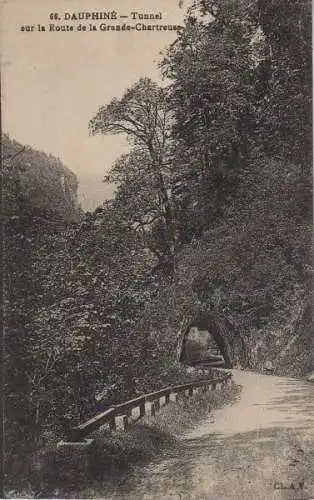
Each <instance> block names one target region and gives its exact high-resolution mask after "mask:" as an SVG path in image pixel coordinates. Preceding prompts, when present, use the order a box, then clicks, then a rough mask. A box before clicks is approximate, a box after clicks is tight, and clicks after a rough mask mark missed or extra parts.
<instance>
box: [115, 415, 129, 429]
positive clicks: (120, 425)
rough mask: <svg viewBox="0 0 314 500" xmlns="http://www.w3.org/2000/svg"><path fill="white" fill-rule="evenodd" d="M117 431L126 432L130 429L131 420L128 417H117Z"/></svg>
mask: <svg viewBox="0 0 314 500" xmlns="http://www.w3.org/2000/svg"><path fill="white" fill-rule="evenodd" d="M115 423H116V429H117V430H121V431H126V430H128V428H129V419H128V417H127V415H118V416H117V417H115Z"/></svg>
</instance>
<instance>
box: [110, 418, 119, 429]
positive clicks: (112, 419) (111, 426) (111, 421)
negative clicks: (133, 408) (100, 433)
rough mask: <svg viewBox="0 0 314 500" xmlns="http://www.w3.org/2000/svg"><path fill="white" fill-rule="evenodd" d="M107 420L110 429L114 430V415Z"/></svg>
mask: <svg viewBox="0 0 314 500" xmlns="http://www.w3.org/2000/svg"><path fill="white" fill-rule="evenodd" d="M108 422H109V429H110V430H111V431H115V430H116V428H117V426H116V419H115V417H111V418H110V419H109V421H108Z"/></svg>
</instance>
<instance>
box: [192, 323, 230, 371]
mask: <svg viewBox="0 0 314 500" xmlns="http://www.w3.org/2000/svg"><path fill="white" fill-rule="evenodd" d="M183 357H184V361H185V363H187V364H188V365H192V366H193V365H195V364H201V363H206V362H213V363H219V362H220V364H221V365H223V364H224V358H223V356H222V354H221V352H220V349H219V346H218V344H217V343H216V341H215V339H214V337H213V336H212V335H211V334H210V332H208V331H207V330H199V328H198V327H196V326H192V327H191V328H190V330H189V331H188V332H187V334H186V338H185V343H184V353H183Z"/></svg>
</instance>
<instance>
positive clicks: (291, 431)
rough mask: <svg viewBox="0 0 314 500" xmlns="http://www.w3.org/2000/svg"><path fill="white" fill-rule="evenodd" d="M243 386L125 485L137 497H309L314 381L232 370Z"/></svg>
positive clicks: (313, 494) (313, 471) (313, 489)
mask: <svg viewBox="0 0 314 500" xmlns="http://www.w3.org/2000/svg"><path fill="white" fill-rule="evenodd" d="M234 380H235V381H236V382H237V383H239V384H241V385H242V387H243V389H242V393H241V395H240V397H239V399H238V400H237V402H236V403H234V404H233V405H229V406H226V407H224V408H222V409H219V410H217V411H216V412H215V413H214V415H209V416H208V417H207V418H206V419H204V421H202V422H201V423H200V424H198V425H197V426H196V427H195V429H193V430H192V431H190V432H188V433H186V434H185V435H184V436H183V438H182V441H181V443H180V446H179V447H178V449H176V450H173V451H171V452H169V453H168V454H167V456H166V457H163V458H162V459H160V460H159V461H156V462H155V463H152V464H150V465H149V466H147V467H146V468H144V470H143V471H142V474H141V477H140V478H139V477H137V478H136V479H133V482H131V483H130V482H129V481H128V484H125V485H124V487H123V491H121V490H120V491H119V493H118V492H117V493H118V495H117V496H116V497H114V498H119V499H124V498H132V499H134V500H168V499H169V500H170V499H172V500H179V499H182V500H201V499H202V500H283V499H284V500H298V499H302V500H304V499H313V500H314V384H313V383H312V384H310V383H309V382H305V381H301V380H300V381H299V380H295V379H288V378H283V377H275V376H270V375H261V374H256V373H250V372H241V371H234Z"/></svg>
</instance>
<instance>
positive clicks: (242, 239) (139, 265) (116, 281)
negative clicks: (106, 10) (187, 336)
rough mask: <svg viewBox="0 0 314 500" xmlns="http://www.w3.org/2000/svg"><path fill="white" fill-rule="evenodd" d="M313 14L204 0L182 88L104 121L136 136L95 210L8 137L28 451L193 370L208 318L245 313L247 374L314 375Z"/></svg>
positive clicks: (104, 112) (13, 329) (15, 310)
mask: <svg viewBox="0 0 314 500" xmlns="http://www.w3.org/2000/svg"><path fill="white" fill-rule="evenodd" d="M278 5H280V6H281V7H280V8H278ZM309 23H310V5H309V3H308V2H306V1H305V0H297V1H293V2H292V1H289V2H286V1H280V2H279V4H278V1H276V2H274V1H273V0H267V1H263V2H262V1H259V0H255V1H253V2H252V1H248V0H236V1H234V0H196V1H195V3H194V5H193V7H191V8H190V9H189V11H188V14H187V17H186V23H185V27H184V29H183V30H182V31H180V33H179V34H178V38H177V40H176V41H175V43H173V44H172V45H171V46H170V47H169V48H168V50H167V53H166V54H165V56H164V60H163V61H162V63H161V70H162V72H163V73H164V75H165V76H167V77H168V79H169V80H170V83H169V84H168V86H167V87H163V88H160V87H158V85H157V84H155V83H154V82H152V81H151V80H150V79H148V78H141V79H140V80H139V81H138V82H135V83H134V85H133V86H132V87H131V88H130V89H128V90H127V91H126V92H125V94H124V95H123V96H122V97H121V98H120V99H118V98H116V99H114V100H112V101H111V102H110V103H109V104H107V105H106V104H105V105H102V106H101V107H100V108H99V110H98V111H97V112H96V114H95V116H94V117H93V118H91V121H90V124H89V127H90V132H91V133H92V134H96V133H99V134H120V133H123V134H126V136H127V137H128V140H129V142H130V146H131V149H130V152H129V153H128V154H126V155H123V156H122V157H121V158H119V159H118V160H117V161H116V163H115V164H114V165H113V166H112V168H111V170H110V171H109V172H108V173H107V174H106V176H105V179H104V180H105V182H108V183H111V182H113V183H115V185H116V186H117V188H116V194H115V197H114V199H113V200H110V201H107V202H104V204H103V205H102V206H101V207H99V208H98V209H97V210H96V211H95V212H94V213H92V214H90V213H86V214H83V213H82V212H81V211H80V210H79V209H78V208H77V203H76V189H77V181H76V179H75V176H74V175H73V174H72V173H71V172H70V171H69V170H68V169H66V168H65V167H64V166H63V165H62V164H61V162H60V161H59V160H57V159H55V158H53V157H51V156H49V157H48V156H46V155H45V154H44V153H39V152H36V151H34V150H33V149H31V148H23V146H21V145H20V144H18V143H16V142H15V141H12V140H11V139H9V138H8V137H6V136H4V137H3V149H4V159H5V160H4V167H5V168H4V180H5V188H6V189H5V197H6V200H5V201H6V204H5V217H6V238H7V277H6V298H7V303H8V305H7V313H6V314H7V374H8V376H7V388H6V390H7V395H8V397H7V416H8V423H7V426H8V434H7V435H8V440H9V441H10V447H11V452H12V454H13V455H14V454H17V456H20V454H21V452H22V451H23V449H25V450H29V449H30V448H31V447H33V448H36V449H38V448H40V446H42V444H43V443H44V444H46V443H47V442H48V441H49V439H56V437H60V436H61V435H62V433H63V431H64V427H65V425H66V421H67V420H66V419H65V416H67V417H68V418H69V419H70V420H71V421H72V422H74V421H80V420H82V419H84V418H86V417H87V416H89V415H91V414H92V413H93V412H95V411H96V410H97V409H98V408H100V407H104V406H106V405H108V404H109V403H110V404H112V403H114V402H116V401H119V400H123V399H126V398H127V397H129V396H134V395H136V394H138V393H141V392H143V391H145V390H147V389H152V388H157V387H160V386H162V385H166V384H169V383H171V382H176V381H177V380H178V378H180V379H183V378H184V377H186V376H187V374H186V372H185V371H184V369H183V368H182V367H180V366H179V364H178V363H176V360H177V359H178V357H179V356H178V345H180V342H181V341H182V332H184V329H185V327H186V325H187V324H188V322H189V321H191V320H192V319H193V318H194V317H195V316H196V315H197V314H199V312H211V313H212V314H213V315H214V316H215V317H217V318H221V317H223V318H227V319H228V320H229V321H230V324H232V325H233V328H232V335H233V339H232V340H233V344H234V357H235V361H239V362H241V364H242V365H243V366H252V367H258V368H262V367H263V362H264V359H265V357H267V358H270V359H272V360H273V361H274V362H275V364H276V363H277V365H278V370H281V372H285V370H287V366H286V364H285V360H286V359H287V360H288V361H289V366H290V368H291V366H294V363H295V365H298V363H299V365H298V366H297V368H296V370H295V372H298V373H302V372H305V371H306V370H307V369H309V367H310V365H311V363H313V355H312V352H313V350H312V351H311V349H312V336H311V334H312V330H311V318H310V314H309V310H310V309H311V308H310V307H309V305H310V304H311V295H312V289H311V282H312V274H313V269H312V266H311V262H312V256H311V232H312V224H311V219H312V212H311V196H312V188H311V163H312V158H311V154H312V153H311V147H310V144H311V138H310V131H311V114H310V102H311V77H310V75H311V72H310V65H311V62H310V57H311V56H310V54H311V50H310V37H309ZM169 80H168V81H169ZM296 346H298V347H297V348H296ZM300 346H301V347H300ZM302 346H304V348H302ZM291 349H292V350H291ZM293 349H294V351H293ZM293 352H294V353H295V354H294V356H293ZM301 364H302V366H301ZM293 370H294V369H293ZM293 370H292V372H293ZM98 401H101V404H99V403H98ZM21 450H22V451H21ZM11 458H12V457H11ZM13 458H14V457H13ZM17 462H18V461H17ZM12 470H13V471H14V470H15V469H12ZM15 472H16V474H17V475H18V474H19V471H18V470H16V471H15Z"/></svg>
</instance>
